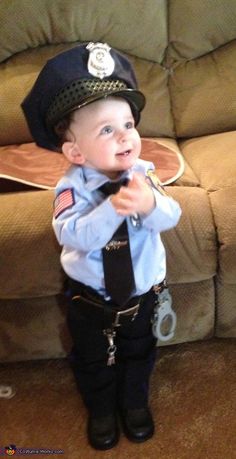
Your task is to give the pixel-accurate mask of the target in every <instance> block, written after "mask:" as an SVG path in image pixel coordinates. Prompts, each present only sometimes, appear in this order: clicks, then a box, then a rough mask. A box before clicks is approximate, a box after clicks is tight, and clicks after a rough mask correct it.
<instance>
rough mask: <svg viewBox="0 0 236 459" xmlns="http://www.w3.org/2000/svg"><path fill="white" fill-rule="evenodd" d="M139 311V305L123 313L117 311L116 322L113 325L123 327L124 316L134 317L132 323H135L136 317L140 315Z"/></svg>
mask: <svg viewBox="0 0 236 459" xmlns="http://www.w3.org/2000/svg"><path fill="white" fill-rule="evenodd" d="M138 310H139V304H136V305H135V306H132V308H129V309H124V310H123V311H117V312H116V315H115V321H114V322H113V324H112V325H113V327H121V325H122V324H121V323H120V317H122V316H123V315H124V316H131V315H132V318H131V322H133V321H134V319H135V317H136V316H137V314H138Z"/></svg>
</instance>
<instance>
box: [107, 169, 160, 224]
mask: <svg viewBox="0 0 236 459" xmlns="http://www.w3.org/2000/svg"><path fill="white" fill-rule="evenodd" d="M111 202H112V205H113V206H114V207H115V209H116V211H117V213H119V214H120V215H123V216H128V215H130V216H132V215H134V214H140V215H142V214H143V215H148V214H149V213H150V212H152V210H153V209H154V207H155V197H154V194H153V191H152V189H151V187H150V186H149V185H148V184H147V183H146V181H145V177H143V176H142V175H141V174H138V173H134V174H133V178H132V179H131V180H130V181H129V183H128V185H127V186H126V187H123V186H122V187H121V188H120V191H119V192H118V193H116V194H114V195H113V196H112V197H111Z"/></svg>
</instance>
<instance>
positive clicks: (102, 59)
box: [86, 42, 115, 79]
mask: <svg viewBox="0 0 236 459" xmlns="http://www.w3.org/2000/svg"><path fill="white" fill-rule="evenodd" d="M86 49H88V51H89V58H88V72H89V73H90V74H91V75H93V76H94V77H96V78H100V79H103V78H104V77H108V76H110V75H111V74H112V73H113V71H114V68H115V61H114V59H113V57H112V56H111V54H110V49H111V48H110V46H108V45H107V44H106V43H92V42H91V43H89V44H88V45H87V46H86Z"/></svg>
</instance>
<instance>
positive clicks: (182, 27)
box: [168, 0, 236, 62]
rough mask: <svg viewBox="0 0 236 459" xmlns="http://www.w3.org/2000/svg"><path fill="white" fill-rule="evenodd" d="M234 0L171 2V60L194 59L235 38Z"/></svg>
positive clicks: (235, 15) (178, 0)
mask: <svg viewBox="0 0 236 459" xmlns="http://www.w3.org/2000/svg"><path fill="white" fill-rule="evenodd" d="M235 23H236V8H235V0H227V1H221V0H219V1H216V0H207V1H206V0H197V1H194V0H171V1H169V48H168V56H169V59H171V61H172V62H176V61H183V60H192V59H195V58H196V57H200V56H203V55H204V54H207V53H209V52H210V51H213V50H214V49H216V48H219V47H220V46H223V45H225V44H226V43H228V42H230V41H232V40H234V39H235V37H236V30H235Z"/></svg>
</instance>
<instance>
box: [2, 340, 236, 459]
mask: <svg viewBox="0 0 236 459" xmlns="http://www.w3.org/2000/svg"><path fill="white" fill-rule="evenodd" d="M0 382H1V384H3V383H5V384H11V385H12V386H13V388H14V390H15V396H14V397H12V398H11V399H0V413H1V417H0V423H1V427H0V456H5V457H7V456H9V455H13V454H12V451H10V449H9V450H8V452H7V450H5V447H7V446H10V445H15V447H16V449H17V454H16V452H15V454H14V457H16V456H23V453H24V456H26V455H27V456H36V455H37V456H38V457H42V458H43V457H45V458H46V457H49V456H51V457H55V458H56V457H58V458H59V457H61V458H63V459H96V458H103V457H104V458H109V459H139V458H143V459H208V458H209V459H236V435H235V433H236V340H233V339H232V340H231V339H228V340H224V339H223V340H211V341H205V342H196V343H186V344H181V345H177V346H171V347H165V348H161V349H160V356H159V360H158V361H157V363H156V366H155V370H154V373H153V377H152V381H151V394H150V397H151V398H150V404H151V408H152V412H153V415H154V419H155V423H156V433H155V436H154V437H153V438H152V439H151V440H149V441H147V442H145V443H143V444H134V443H131V442H129V441H128V440H127V439H126V438H125V437H124V435H123V434H122V435H121V438H120V442H119V444H118V445H117V446H116V447H115V448H113V449H112V450H109V451H105V452H99V451H95V450H93V449H92V448H91V447H90V446H89V445H88V443H87V438H86V421H87V414H86V410H85V408H84V406H83V404H82V401H81V399H80V395H79V394H78V393H77V389H76V385H75V382H74V379H73V375H72V373H71V370H70V368H69V366H68V362H67V361H66V360H50V361H33V362H24V363H15V364H3V365H2V367H1V369H0ZM12 450H14V446H12ZM13 452H14V451H13Z"/></svg>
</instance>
